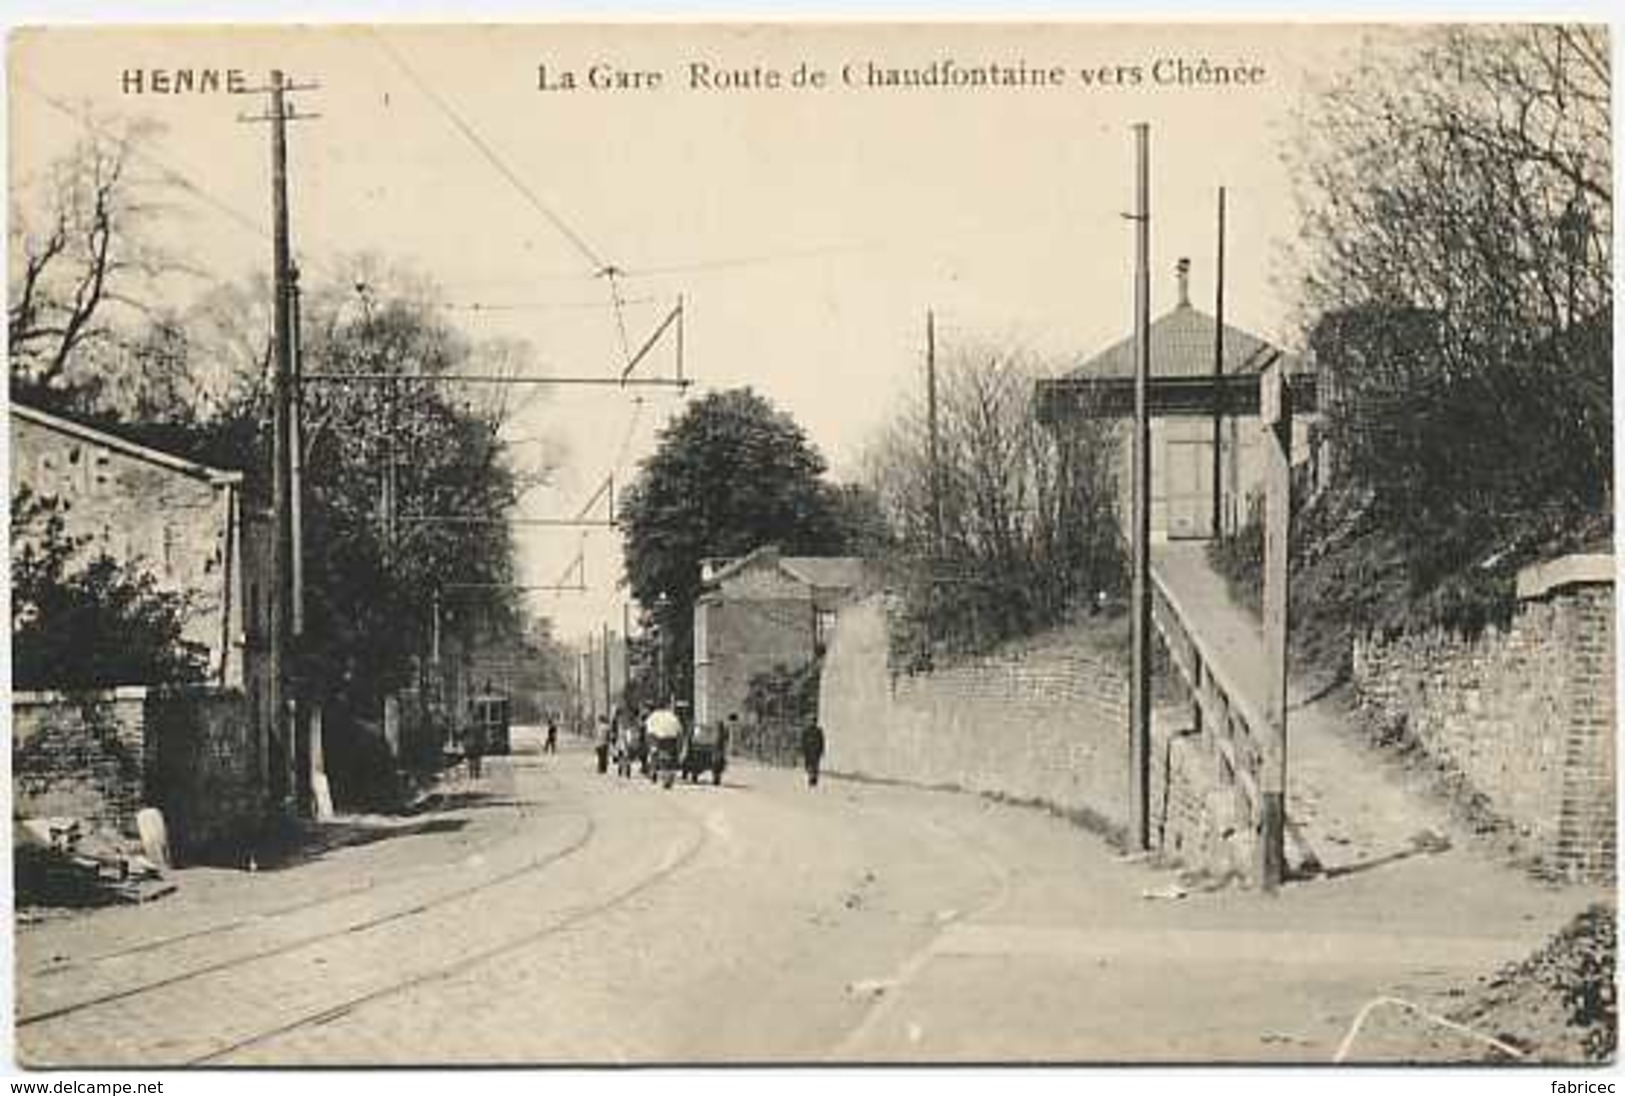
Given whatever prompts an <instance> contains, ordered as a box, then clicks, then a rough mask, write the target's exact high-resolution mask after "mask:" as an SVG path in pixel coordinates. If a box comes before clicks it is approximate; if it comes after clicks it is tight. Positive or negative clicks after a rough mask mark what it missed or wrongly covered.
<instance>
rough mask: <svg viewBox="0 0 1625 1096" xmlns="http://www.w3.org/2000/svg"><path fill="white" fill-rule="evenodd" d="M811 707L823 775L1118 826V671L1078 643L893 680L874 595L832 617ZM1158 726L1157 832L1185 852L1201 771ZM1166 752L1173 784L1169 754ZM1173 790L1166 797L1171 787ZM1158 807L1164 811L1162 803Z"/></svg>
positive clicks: (1124, 727)
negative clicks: (952, 792) (815, 712)
mask: <svg viewBox="0 0 1625 1096" xmlns="http://www.w3.org/2000/svg"><path fill="white" fill-rule="evenodd" d="M819 710H820V714H821V719H822V722H823V725H824V731H825V738H826V741H827V749H828V752H827V754H826V757H825V760H826V765H827V767H828V768H829V769H830V771H832V772H836V773H850V774H854V775H861V776H868V777H878V778H882V779H889V780H898V781H903V782H906V783H913V784H922V785H926V786H939V787H953V788H960V789H964V790H966V791H972V792H980V793H984V794H991V795H998V796H1002V797H1008V798H1010V799H1015V800H1021V801H1027V802H1032V803H1036V804H1041V805H1043V806H1046V807H1050V808H1052V809H1054V810H1057V811H1060V812H1062V813H1064V814H1068V815H1070V816H1073V817H1077V818H1080V819H1081V820H1084V821H1086V822H1090V823H1092V824H1094V825H1096V826H1097V828H1100V829H1102V830H1104V831H1106V832H1108V833H1112V834H1119V833H1121V832H1122V830H1123V829H1124V828H1125V826H1126V824H1127V820H1128V789H1129V776H1128V674H1127V667H1126V665H1125V664H1124V662H1123V660H1122V659H1120V658H1118V657H1116V656H1114V655H1113V654H1112V653H1110V652H1107V651H1097V650H1092V649H1089V648H1088V647H1087V646H1086V645H1083V644H1071V645H1068V644H1051V645H1049V646H1046V647H1044V648H1042V649H1035V650H1030V651H1026V652H1023V653H1022V654H1020V655H1010V656H1006V657H989V658H983V659H977V660H974V661H971V662H967V663H964V664H960V665H957V666H954V667H951V668H949V669H945V670H942V671H939V672H936V673H932V674H920V675H915V676H909V675H902V674H900V675H897V676H893V675H892V674H891V673H890V672H889V671H888V669H887V666H886V620H885V612H884V609H883V607H882V604H881V602H880V600H879V599H870V600H868V601H865V602H862V603H861V604H859V605H856V606H853V607H850V608H848V609H847V610H845V611H844V612H842V614H841V617H840V622H839V624H838V625H837V627H836V629H835V635H834V639H833V641H832V642H831V644H830V647H829V651H828V653H827V654H826V655H825V660H824V675H823V680H822V682H821V685H820V690H819ZM1174 726H1175V724H1174V723H1172V722H1170V721H1169V720H1167V719H1164V718H1159V719H1158V720H1157V721H1156V726H1155V728H1154V731H1155V735H1156V738H1157V745H1156V748H1155V751H1154V760H1155V771H1154V773H1153V780H1152V784H1153V788H1154V802H1153V808H1154V810H1155V812H1156V816H1157V818H1158V822H1157V825H1156V827H1155V829H1156V835H1157V836H1162V835H1165V834H1166V835H1168V837H1169V840H1170V845H1169V847H1170V849H1171V848H1172V844H1171V842H1172V840H1173V838H1174V837H1175V836H1177V837H1178V839H1179V841H1180V842H1181V843H1182V844H1185V845H1187V846H1188V847H1192V848H1194V847H1195V845H1196V841H1195V838H1194V836H1186V835H1196V834H1200V833H1203V832H1205V824H1204V823H1203V822H1202V820H1201V817H1200V816H1201V812H1202V811H1203V810H1204V809H1205V804H1206V799H1207V788H1206V786H1205V784H1202V785H1198V786H1196V787H1192V788H1187V787H1186V786H1185V783H1184V781H1185V779H1186V778H1187V776H1189V777H1192V778H1195V779H1198V780H1200V779H1201V778H1202V777H1203V776H1205V775H1206V770H1204V769H1202V768H1201V767H1200V766H1196V765H1192V764H1188V763H1186V762H1185V761H1184V757H1185V754H1186V752H1187V751H1188V750H1189V746H1188V745H1187V744H1184V743H1183V742H1178V743H1176V744H1175V745H1173V746H1170V745H1169V734H1170V729H1171V728H1173V727H1174ZM1170 758H1173V759H1174V766H1175V767H1174V769H1173V777H1172V779H1170V774H1169V769H1168V762H1169V759H1170ZM1170 790H1171V794H1170ZM1165 804H1166V807H1165Z"/></svg>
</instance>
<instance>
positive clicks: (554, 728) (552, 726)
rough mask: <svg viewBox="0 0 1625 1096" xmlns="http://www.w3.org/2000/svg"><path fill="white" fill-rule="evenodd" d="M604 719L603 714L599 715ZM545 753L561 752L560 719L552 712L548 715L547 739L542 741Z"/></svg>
mask: <svg viewBox="0 0 1625 1096" xmlns="http://www.w3.org/2000/svg"><path fill="white" fill-rule="evenodd" d="M598 718H599V719H602V718H603V716H599V717H598ZM542 752H543V753H558V752H559V721H558V720H557V719H555V718H554V717H553V716H552V715H551V714H549V715H548V717H547V741H545V742H543V743H542Z"/></svg>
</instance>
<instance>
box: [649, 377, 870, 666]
mask: <svg viewBox="0 0 1625 1096" xmlns="http://www.w3.org/2000/svg"><path fill="white" fill-rule="evenodd" d="M825 468H826V465H825V463H824V458H823V457H822V456H821V455H820V454H819V452H818V450H817V449H815V448H814V447H813V446H812V444H811V443H810V442H809V441H808V440H807V436H806V434H805V433H804V432H803V431H802V429H801V427H800V426H798V425H797V424H796V423H795V421H794V420H793V419H791V418H790V416H788V415H787V414H785V413H784V412H782V411H778V410H776V409H775V408H774V407H773V406H772V405H771V404H770V403H768V401H767V400H765V399H763V398H762V397H761V396H759V395H757V394H756V393H755V392H753V391H751V390H750V389H749V388H739V389H733V390H731V391H726V392H715V393H711V394H709V395H707V396H705V397H704V398H702V399H699V400H697V401H695V402H694V403H692V404H690V405H689V407H688V409H687V410H686V411H685V412H684V413H683V414H682V415H681V416H679V417H678V418H676V419H674V420H673V421H672V422H671V423H670V424H668V425H667V426H666V427H665V429H663V430H662V431H661V434H660V444H659V447H658V449H657V450H656V451H655V453H654V455H653V456H651V457H649V458H648V459H647V460H645V461H643V462H642V464H641V465H640V466H639V470H638V477H637V479H636V480H635V481H634V482H633V483H632V485H631V487H630V488H629V489H628V490H627V492H626V494H625V495H624V496H623V498H622V501H621V508H620V522H621V524H622V527H623V529H624V533H623V536H624V540H625V557H626V576H627V580H628V582H629V584H630V585H631V589H632V593H633V595H634V596H635V597H636V598H637V599H638V601H639V603H641V604H642V605H643V607H644V610H645V612H646V613H648V614H649V616H650V618H651V621H652V623H653V624H654V625H655V626H656V627H658V629H659V631H660V634H661V636H662V651H661V658H662V661H663V664H664V666H665V674H666V683H667V685H668V687H669V691H670V692H672V693H673V694H675V695H679V696H683V695H687V694H688V692H689V689H690V685H691V683H692V677H693V667H692V652H693V635H692V631H693V606H694V598H695V597H696V596H697V595H698V594H699V592H700V562H701V561H702V560H704V559H707V558H711V557H735V556H742V555H745V554H746V553H748V552H751V551H753V550H754V549H756V548H758V547H760V546H762V545H764V544H776V545H778V546H779V548H780V549H782V550H783V551H784V552H785V553H787V554H800V555H832V554H840V553H842V552H843V551H845V550H846V547H847V537H846V536H845V533H844V531H843V530H842V529H841V527H840V525H839V521H838V517H837V513H836V505H835V503H834V495H833V491H832V488H831V487H830V486H829V485H828V484H827V483H826V482H825V481H824V480H823V479H822V478H821V477H822V476H823V474H824V471H825Z"/></svg>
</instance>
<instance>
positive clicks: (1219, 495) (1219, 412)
mask: <svg viewBox="0 0 1625 1096" xmlns="http://www.w3.org/2000/svg"><path fill="white" fill-rule="evenodd" d="M1223 384H1224V187H1222V186H1221V187H1220V188H1219V248H1218V261H1217V262H1216V263H1215V264H1214V274H1213V391H1214V394H1215V397H1214V400H1213V536H1214V538H1215V539H1217V538H1219V537H1221V536H1223V535H1224V478H1223V472H1224V413H1225V408H1224V401H1223V400H1222V399H1220V398H1219V397H1218V393H1219V392H1220V391H1222V387H1221V386H1222V385H1223Z"/></svg>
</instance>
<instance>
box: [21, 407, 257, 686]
mask: <svg viewBox="0 0 1625 1096" xmlns="http://www.w3.org/2000/svg"><path fill="white" fill-rule="evenodd" d="M11 483H12V491H13V493H15V492H17V491H19V490H21V489H23V488H26V489H28V490H29V491H31V492H32V493H33V494H34V495H36V496H38V497H41V498H45V499H54V500H56V501H57V502H59V503H60V504H61V506H62V509H61V515H62V521H63V526H64V528H65V531H66V532H67V534H68V536H70V537H73V538H81V539H83V540H84V541H85V542H86V543H85V548H84V551H85V552H86V553H87V554H89V553H103V552H105V553H106V554H107V555H109V556H111V557H112V558H113V559H115V560H117V561H119V562H120V563H122V564H127V565H130V566H133V567H137V568H140V569H142V570H145V571H146V572H147V573H148V574H150V575H151V576H152V577H153V578H154V579H155V580H156V582H157V585H158V587H159V588H160V589H162V590H165V591H168V592H172V593H178V594H182V595H184V596H185V597H186V599H187V614H186V619H185V624H184V635H185V638H186V639H187V640H189V641H191V642H193V643H196V644H198V645H199V646H201V647H202V648H204V649H205V650H207V651H208V665H209V680H210V681H211V683H213V684H215V685H221V686H227V687H231V688H245V687H246V685H247V669H246V664H247V662H248V661H249V654H248V648H249V646H250V645H251V644H252V642H253V638H254V636H255V635H256V634H257V633H259V632H262V631H263V630H264V627H263V624H264V622H263V621H261V622H260V624H259V626H258V627H256V626H255V618H256V617H263V616H264V614H266V613H267V612H268V606H267V602H266V597H265V589H264V586H265V583H264V579H263V577H262V576H261V575H259V573H258V572H256V571H254V570H253V569H252V567H251V566H250V565H249V563H248V562H246V561H245V557H244V551H245V544H246V545H247V547H248V549H249V550H250V551H251V552H252V551H253V549H254V548H256V547H257V545H253V544H247V542H248V541H249V539H250V538H248V537H245V536H244V532H243V531H244V525H245V521H247V520H250V517H251V516H250V515H248V514H247V513H246V508H245V507H244V504H243V497H242V483H243V474H242V473H241V472H235V471H226V470H223V469H219V468H209V467H206V466H205V465H202V464H198V463H196V462H194V461H190V460H187V459H185V458H183V457H178V456H175V455H173V454H171V453H165V452H161V451H159V450H157V449H153V448H150V447H148V446H145V445H139V444H137V443H135V442H132V441H129V440H127V439H125V438H121V437H118V436H116V435H114V434H110V433H108V432H106V431H104V430H98V429H95V428H93V427H89V426H85V425H83V424H81V423H78V422H74V421H72V420H69V419H65V418H62V417H60V416H58V415H52V414H47V413H46V412H44V411H38V410H35V409H34V408H31V407H26V406H24V405H22V404H19V403H16V402H15V401H13V402H12V404H11ZM255 524H256V526H257V525H258V522H255ZM256 554H263V553H256Z"/></svg>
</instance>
